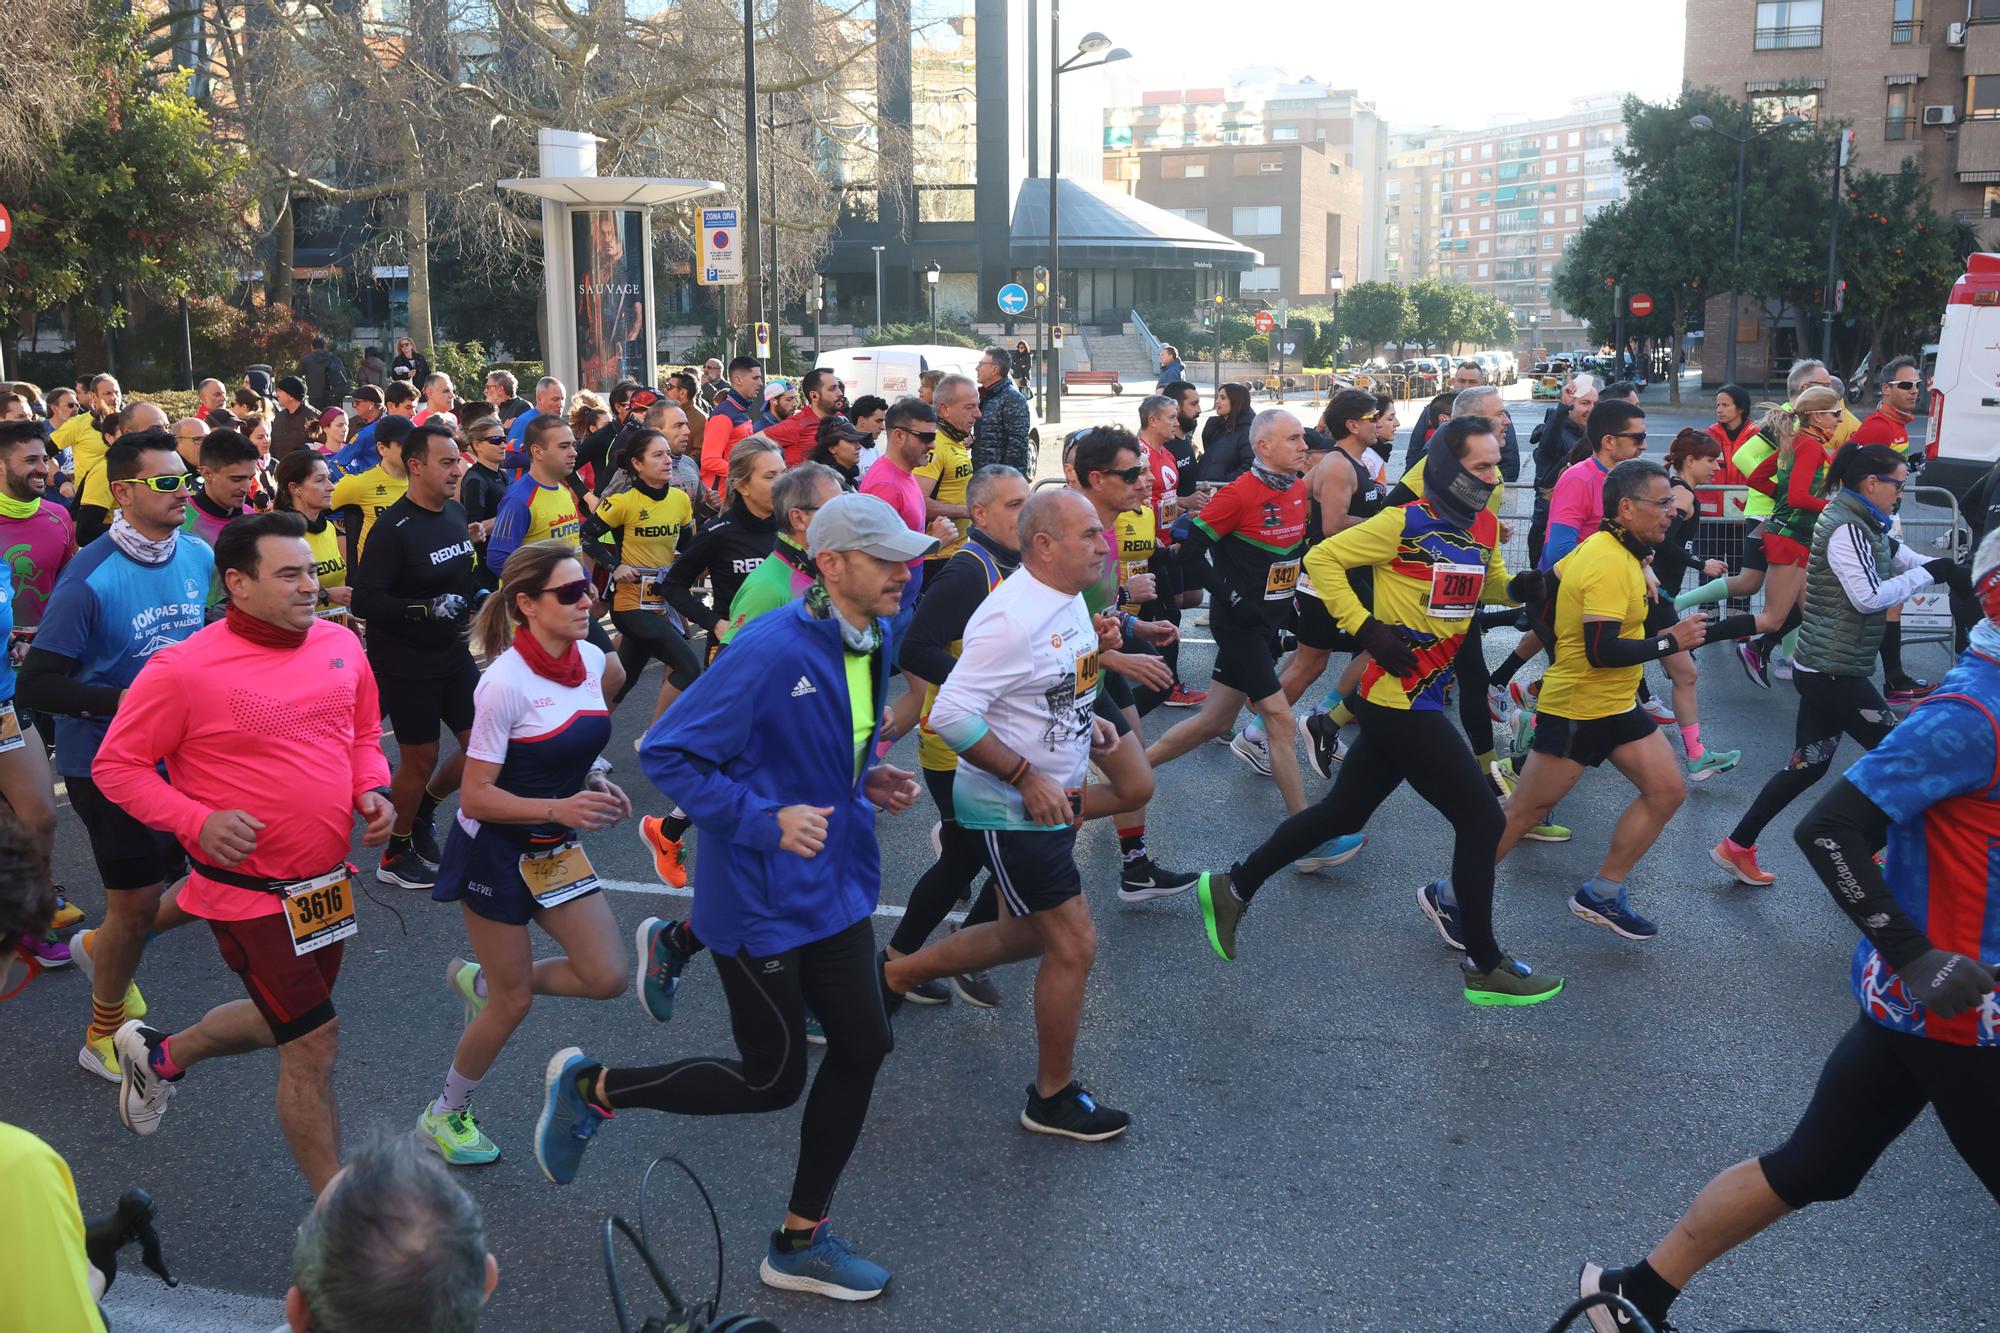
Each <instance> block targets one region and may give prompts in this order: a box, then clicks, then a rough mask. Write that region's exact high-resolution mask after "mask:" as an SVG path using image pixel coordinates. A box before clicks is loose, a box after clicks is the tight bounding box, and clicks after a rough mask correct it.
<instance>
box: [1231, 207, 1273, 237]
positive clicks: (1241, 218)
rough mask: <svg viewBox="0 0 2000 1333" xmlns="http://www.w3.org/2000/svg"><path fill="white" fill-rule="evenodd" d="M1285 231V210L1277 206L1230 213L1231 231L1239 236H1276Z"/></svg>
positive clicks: (1243, 209)
mask: <svg viewBox="0 0 2000 1333" xmlns="http://www.w3.org/2000/svg"><path fill="white" fill-rule="evenodd" d="M1284 229H1285V210H1284V209H1283V208H1282V207H1280V206H1279V205H1277V204H1259V205H1256V206H1254V207H1251V208H1233V209H1231V210H1230V211H1229V230H1230V232H1231V233H1232V234H1234V235H1237V236H1276V235H1277V234H1278V233H1279V232H1281V231H1283V230H1284Z"/></svg>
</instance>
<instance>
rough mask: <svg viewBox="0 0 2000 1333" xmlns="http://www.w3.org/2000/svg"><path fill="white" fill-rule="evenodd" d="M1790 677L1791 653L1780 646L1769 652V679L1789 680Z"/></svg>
mask: <svg viewBox="0 0 2000 1333" xmlns="http://www.w3.org/2000/svg"><path fill="white" fill-rule="evenodd" d="M1791 678H1792V658H1791V655H1790V654H1789V653H1787V652H1785V650H1784V649H1782V648H1780V649H1778V650H1777V651H1776V652H1774V653H1772V654H1771V679H1773V680H1790V679H1791Z"/></svg>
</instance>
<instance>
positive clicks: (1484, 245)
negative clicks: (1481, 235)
mask: <svg viewBox="0 0 2000 1333" xmlns="http://www.w3.org/2000/svg"><path fill="white" fill-rule="evenodd" d="M1479 253H1480V254H1482V255H1490V254H1492V253H1493V242H1491V241H1481V242H1480V243H1479Z"/></svg>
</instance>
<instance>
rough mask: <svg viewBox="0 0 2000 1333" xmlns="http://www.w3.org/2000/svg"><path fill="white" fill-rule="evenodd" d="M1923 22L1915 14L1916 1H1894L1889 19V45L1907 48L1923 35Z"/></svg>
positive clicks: (1916, 13)
mask: <svg viewBox="0 0 2000 1333" xmlns="http://www.w3.org/2000/svg"><path fill="white" fill-rule="evenodd" d="M1923 31H1924V21H1923V19H1922V17H1921V16H1919V14H1918V12H1917V0H1896V3H1895V6H1894V8H1893V10H1892V12H1891V17H1890V19H1889V44H1890V45H1891V46H1908V45H1909V44H1910V43H1912V42H1914V41H1916V40H1917V38H1918V37H1920V36H1922V35H1923Z"/></svg>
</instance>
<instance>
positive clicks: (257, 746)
mask: <svg viewBox="0 0 2000 1333" xmlns="http://www.w3.org/2000/svg"><path fill="white" fill-rule="evenodd" d="M161 759H165V760H166V762H167V778H166V780H165V781H163V780H162V779H161V778H160V775H159V773H158V772H157V771H156V769H155V767H154V765H156V764H157V763H158V762H159V761H160V760H161ZM91 777H92V778H93V779H94V780H95V781H96V783H97V786H98V788H99V789H100V790H101V791H103V793H104V794H105V795H106V796H108V797H110V798H111V799H112V800H113V801H115V802H117V803H118V804H119V805H121V806H123V807H124V808H125V810H126V811H127V812H128V813H130V814H131V815H132V817H133V818H135V819H137V820H138V821H139V822H140V823H142V824H146V825H148V826H150V827H152V828H156V829H160V830H162V831H163V832H167V833H171V834H173V835H174V836H175V837H177V838H179V839H180V841H181V845H182V846H183V847H186V848H187V849H188V851H189V854H190V855H192V856H194V857H195V858H197V859H199V860H206V859H207V857H206V855H205V854H204V853H203V852H202V850H201V826H202V823H203V822H204V821H205V820H206V819H207V818H208V817H209V816H210V815H212V814H214V813H215V812H216V811H218V810H241V811H243V812H245V813H246V814H248V815H250V816H251V817H252V818H254V819H258V820H261V821H263V824H264V827H263V828H262V829H261V830H260V831H259V832H258V834H257V848H256V850H255V851H253V852H251V853H250V855H249V856H247V857H245V858H244V859H243V860H242V861H241V862H240V863H238V864H237V865H234V866H230V867H228V869H231V870H234V871H236V872H238V873H240V874H244V875H255V876H260V877H265V878H270V879H308V878H311V877H313V876H316V875H320V874H324V873H325V872H326V871H328V870H331V869H333V868H334V867H335V866H337V865H339V864H340V862H341V859H342V858H343V857H344V856H345V855H346V854H347V849H348V845H349V843H350V841H351V840H352V838H353V836H354V803H355V800H356V799H357V798H359V797H360V796H361V794H362V793H364V792H367V791H370V790H372V789H374V788H376V787H386V786H387V785H388V784H389V761H388V760H387V759H386V758H385V757H384V756H383V754H382V713H381V705H380V702H379V698H378V696H377V694H376V689H375V673H374V672H373V671H371V670H370V669H369V667H368V660H367V658H366V657H365V656H364V655H363V653H362V651H361V641H360V640H359V639H357V638H356V637H355V636H354V631H353V630H350V629H348V628H346V627H345V626H342V625H337V624H335V623H333V622H332V621H330V620H315V621H314V622H313V625H312V628H311V629H309V630H307V631H306V641H305V643H303V644H302V645H300V646H299V647H297V648H294V649H291V650H285V649H278V648H265V647H260V646H259V645H257V644H254V643H251V642H250V641H249V640H248V639H246V638H244V637H243V636H242V635H240V634H238V633H236V631H234V630H232V629H230V628H229V625H228V622H226V621H218V622H216V623H215V624H213V625H210V626H208V627H207V628H206V629H203V630H200V631H198V632H196V633H195V634H194V635H192V636H190V637H189V638H187V639H184V640H182V641H181V642H180V643H176V644H173V645H171V646H169V647H166V648H162V649H160V650H159V651H158V652H156V653H154V654H153V656H152V659H151V660H150V661H148V662H147V663H146V665H145V668H144V669H143V670H141V671H140V672H139V676H138V679H136V680H135V681H133V682H132V686H131V688H130V689H128V690H127V691H126V692H125V698H124V699H123V700H122V701H121V702H120V704H119V706H118V712H117V715H116V716H115V717H114V718H113V719H112V722H111V730H110V732H109V734H107V735H106V736H105V738H104V743H103V745H102V746H100V747H99V749H98V751H97V759H96V761H95V763H94V764H93V765H92V767H91ZM168 783H171V784H172V785H171V786H169V785H168ZM180 904H181V906H182V907H184V908H186V909H187V910H188V911H189V912H191V913H193V914H194V915H195V916H199V917H206V918H209V919H211V920H216V921H244V920H248V919H250V918H252V917H260V916H271V915H274V914H276V913H278V912H282V911H283V910H284V902H283V899H281V898H279V897H278V896H276V895H275V894H270V893H260V892H257V891H255V890H252V889H244V888H238V887H236V886H234V885H230V884H220V883H217V882H216V881H214V880H212V879H209V878H208V877H207V876H205V875H203V874H202V873H201V872H200V871H199V870H196V871H195V872H194V873H193V874H192V875H191V876H190V877H189V878H188V882H187V887H186V888H184V889H182V890H181V894H180Z"/></svg>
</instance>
